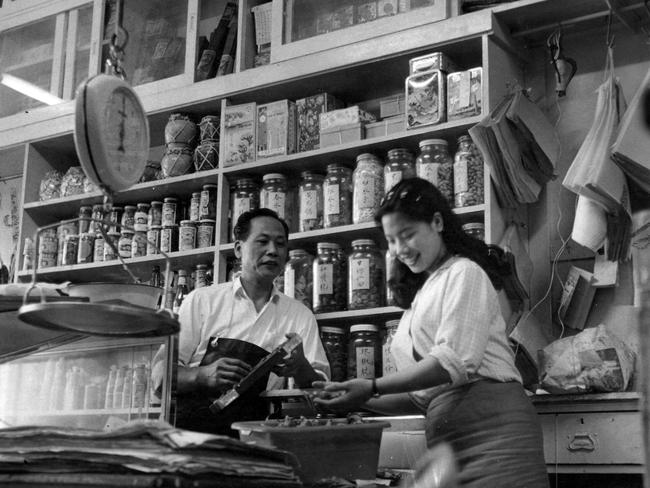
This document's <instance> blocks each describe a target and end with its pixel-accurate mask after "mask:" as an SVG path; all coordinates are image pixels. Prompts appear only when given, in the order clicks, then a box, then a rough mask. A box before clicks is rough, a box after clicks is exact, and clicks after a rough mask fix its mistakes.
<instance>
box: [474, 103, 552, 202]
mask: <svg viewBox="0 0 650 488" xmlns="http://www.w3.org/2000/svg"><path fill="white" fill-rule="evenodd" d="M469 133H470V135H471V136H472V139H473V140H474V142H475V143H476V145H477V147H478V148H479V150H480V151H481V153H482V154H483V159H484V160H485V162H486V163H487V164H488V166H489V168H490V173H491V175H492V180H493V181H494V186H495V189H496V193H497V196H498V198H499V201H500V203H501V205H502V206H503V207H516V206H517V205H519V204H520V203H532V202H536V201H537V199H538V198H539V193H540V191H541V189H542V187H543V185H544V184H545V183H546V182H547V181H549V180H550V179H552V178H554V177H555V165H556V163H557V156H558V153H559V143H558V138H557V136H556V134H555V129H554V127H553V126H552V125H551V123H550V122H549V121H548V119H547V118H546V116H545V115H544V114H543V113H542V111H541V110H540V109H539V107H537V105H535V104H534V103H533V102H531V101H530V100H529V99H528V98H527V97H526V96H524V94H523V93H522V92H521V91H518V92H516V93H514V94H511V95H508V96H507V97H506V98H504V99H503V100H502V101H501V102H500V103H499V104H498V105H497V106H496V107H495V108H494V110H493V111H492V112H491V113H490V114H489V115H488V116H487V117H485V118H484V119H483V120H482V121H481V122H479V123H478V124H476V125H475V126H474V127H472V128H471V129H470V130H469Z"/></svg>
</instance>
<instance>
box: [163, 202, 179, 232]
mask: <svg viewBox="0 0 650 488" xmlns="http://www.w3.org/2000/svg"><path fill="white" fill-rule="evenodd" d="M177 214H178V198H176V197H166V198H164V199H163V204H162V215H161V222H162V226H163V227H165V226H168V225H176V218H177V217H176V216H177Z"/></svg>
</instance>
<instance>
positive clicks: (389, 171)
mask: <svg viewBox="0 0 650 488" xmlns="http://www.w3.org/2000/svg"><path fill="white" fill-rule="evenodd" d="M415 175H416V173H415V163H414V161H413V155H412V154H411V153H410V151H409V150H408V149H404V148H397V149H391V150H390V151H388V161H386V166H384V192H385V193H388V192H389V191H390V189H391V188H393V186H395V185H396V184H397V183H399V182H400V181H401V180H402V179H404V178H413V177H414V176H415Z"/></svg>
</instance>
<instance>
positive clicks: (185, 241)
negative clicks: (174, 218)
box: [178, 220, 196, 251]
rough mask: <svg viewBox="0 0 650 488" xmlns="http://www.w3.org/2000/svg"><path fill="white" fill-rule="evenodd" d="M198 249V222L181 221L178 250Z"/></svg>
mask: <svg viewBox="0 0 650 488" xmlns="http://www.w3.org/2000/svg"><path fill="white" fill-rule="evenodd" d="M195 247H196V222H193V221H192V220H181V225H180V227H179V228H178V250H179V251H189V250H191V249H194V248H195Z"/></svg>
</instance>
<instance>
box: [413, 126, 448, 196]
mask: <svg viewBox="0 0 650 488" xmlns="http://www.w3.org/2000/svg"><path fill="white" fill-rule="evenodd" d="M419 146H420V152H419V154H418V157H417V158H416V159H415V171H416V173H417V175H418V177H420V178H422V179H425V180H427V181H429V182H430V183H431V184H432V185H433V186H435V187H436V188H438V190H440V193H442V195H443V196H444V197H445V198H446V199H447V202H449V204H450V205H451V206H452V207H453V203H454V159H453V158H452V157H451V154H449V144H448V143H447V141H446V140H444V139H424V140H422V141H420V144H419Z"/></svg>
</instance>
